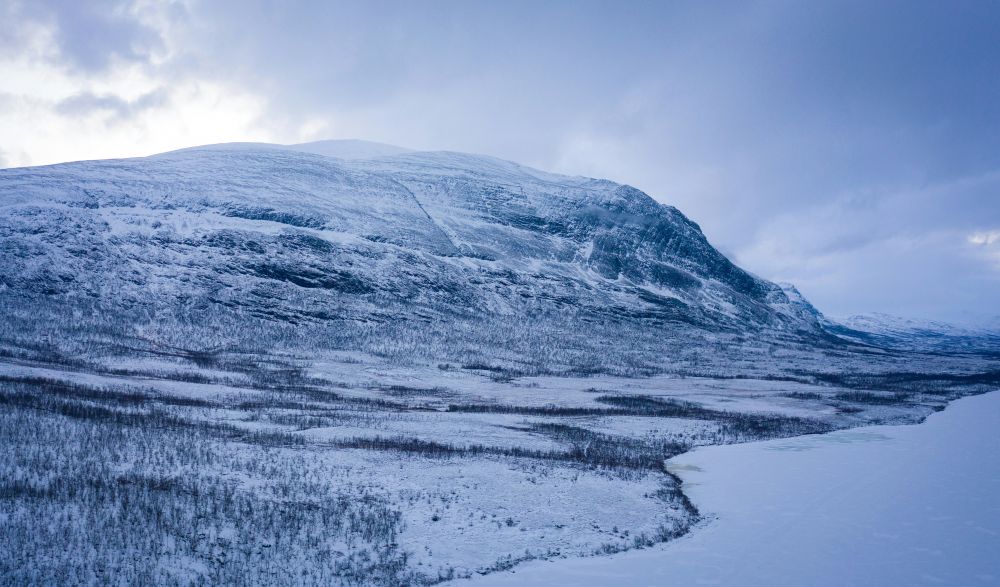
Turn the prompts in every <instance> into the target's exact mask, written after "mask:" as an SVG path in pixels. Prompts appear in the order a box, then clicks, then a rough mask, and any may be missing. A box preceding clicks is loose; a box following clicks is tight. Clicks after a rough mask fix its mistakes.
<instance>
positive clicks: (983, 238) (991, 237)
mask: <svg viewBox="0 0 1000 587" xmlns="http://www.w3.org/2000/svg"><path fill="white" fill-rule="evenodd" d="M969 242H970V243H971V244H973V245H976V246H979V247H987V248H988V247H992V246H993V245H994V244H997V243H1000V230H989V231H984V232H974V233H972V234H970V235H969Z"/></svg>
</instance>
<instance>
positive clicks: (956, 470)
mask: <svg viewBox="0 0 1000 587" xmlns="http://www.w3.org/2000/svg"><path fill="white" fill-rule="evenodd" d="M669 465H670V468H671V469H672V470H673V471H674V472H675V473H677V474H678V475H679V476H680V477H681V478H682V479H683V480H684V484H685V490H686V491H687V493H688V495H689V496H690V497H691V499H692V501H693V502H694V503H695V505H697V506H698V507H699V508H700V510H701V511H702V513H703V514H704V515H705V516H706V520H705V521H704V522H703V523H702V524H701V525H700V526H699V527H697V528H695V529H694V530H693V531H692V532H691V533H690V534H688V535H687V536H685V537H683V538H681V539H679V540H676V541H674V542H672V543H669V544H666V545H663V546H661V547H657V548H652V549H647V550H642V551H632V552H626V553H622V554H619V555H614V556H609V557H592V558H583V559H559V560H554V561H535V562H531V563H527V564H524V565H521V566H518V567H516V568H515V569H514V570H513V572H504V573H498V574H494V575H488V576H485V577H478V578H476V579H473V580H472V581H471V582H472V583H475V584H476V585H481V586H484V587H485V586H487V585H518V586H519V587H529V586H532V585H546V586H556V585H564V586H568V585H610V584H617V585H636V586H642V585H649V586H652V585H768V586H770V585H937V584H943V585H995V584H1000V393H997V392H993V393H989V394H986V395H980V396H975V397H969V398H965V399H961V400H958V401H956V402H954V403H953V404H951V405H949V406H948V408H947V409H946V410H945V411H943V412H939V413H936V414H933V415H931V416H930V417H929V418H928V419H927V420H926V421H925V422H924V423H922V424H919V425H915V426H876V427H868V428H858V429H854V430H843V431H839V432H834V433H831V434H825V435H817V436H805V437H799V438H793V439H785V440H776V441H768V442H755V443H748V444H741V445H729V446H711V447H703V448H698V449H696V450H694V451H692V452H690V453H686V454H684V455H681V456H679V457H676V458H675V459H673V460H672V461H671V462H670V463H669ZM469 582H470V581H456V582H455V583H457V584H461V583H469Z"/></svg>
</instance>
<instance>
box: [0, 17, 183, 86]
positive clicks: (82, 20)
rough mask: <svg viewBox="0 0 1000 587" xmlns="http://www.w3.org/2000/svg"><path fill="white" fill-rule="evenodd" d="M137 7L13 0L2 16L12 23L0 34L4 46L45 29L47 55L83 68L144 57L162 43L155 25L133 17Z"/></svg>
mask: <svg viewBox="0 0 1000 587" xmlns="http://www.w3.org/2000/svg"><path fill="white" fill-rule="evenodd" d="M141 7H142V5H141V3H135V2H124V1H120V0H88V1H86V2H80V1H76V0H31V1H19V0H12V1H10V2H8V3H7V4H6V10H5V13H6V14H5V16H6V17H7V18H8V19H10V20H9V21H8V22H11V23H17V24H16V26H11V27H9V28H8V27H4V29H5V30H4V32H3V33H2V34H0V39H2V40H3V43H2V44H3V46H4V47H5V48H6V49H7V50H8V51H9V50H10V48H11V46H12V45H13V46H15V47H16V46H17V44H18V43H23V42H24V41H25V40H26V39H27V38H30V37H29V35H30V34H31V33H30V29H32V28H34V29H36V30H35V34H37V30H38V29H44V31H45V35H46V36H47V37H49V39H50V40H51V44H52V48H53V49H54V51H52V52H51V53H50V54H49V56H50V57H51V59H52V60H53V61H55V62H57V63H59V64H60V65H61V66H63V67H66V68H68V69H71V70H75V71H78V72H82V73H91V74H92V73H98V72H102V71H105V70H107V69H108V68H110V67H112V66H113V65H114V64H115V63H116V62H120V61H125V62H147V61H149V60H150V59H151V58H152V56H153V55H154V54H155V53H156V52H157V51H159V50H162V49H163V47H164V45H163V40H162V38H161V36H160V34H159V31H157V30H156V29H155V28H153V27H150V26H148V25H147V24H146V23H145V22H143V20H142V19H141V18H139V17H138V16H139V15H138V11H139V10H140V9H141ZM18 31H23V32H20V33H19V32H18Z"/></svg>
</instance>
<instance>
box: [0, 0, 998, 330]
mask: <svg viewBox="0 0 1000 587" xmlns="http://www.w3.org/2000/svg"><path fill="white" fill-rule="evenodd" d="M325 138H361V139H369V140H375V141H381V142H387V143H391V144H397V145H401V146H406V147H410V148H415V149H449V150H458V151H468V152H477V153H486V154H491V155H496V156H498V157H503V158H506V159H511V160H515V161H518V162H521V163H524V164H527V165H532V166H535V167H539V168H543V169H546V170H550V171H557V172H563V173H570V174H579V175H587V176H595V177H607V178H609V179H613V180H616V181H619V182H622V183H628V184H631V185H634V186H636V187H638V188H640V189H642V190H644V191H646V192H647V193H649V194H650V195H651V196H653V197H654V198H656V199H657V200H659V201H661V202H665V203H669V204H672V205H675V206H677V207H678V208H680V209H681V210H682V211H683V212H685V213H686V214H687V215H688V216H690V217H691V218H692V219H694V220H695V221H697V222H698V223H699V224H700V225H701V226H702V228H703V229H704V231H705V233H706V234H707V235H708V237H709V239H711V241H712V242H713V243H714V244H715V245H716V246H717V247H719V248H720V249H721V250H722V251H723V252H724V253H726V254H727V255H729V256H730V257H731V258H732V259H733V260H734V261H736V262H737V263H739V264H740V265H742V266H744V267H746V268H747V269H749V270H751V271H753V272H755V273H757V274H759V275H761V276H763V277H766V278H769V279H773V280H781V281H791V282H793V283H795V284H796V285H798V286H799V288H800V289H801V290H802V291H803V293H804V294H805V295H806V296H807V297H809V298H810V299H811V300H812V301H814V303H815V304H816V305H817V306H818V307H819V308H820V309H821V310H823V311H825V312H827V313H828V314H830V315H833V316H845V315H849V314H853V313H861V312H871V311H880V312H888V313H892V314H898V315H903V316H910V317H917V318H934V319H944V320H951V321H959V322H968V321H983V320H987V319H995V317H996V316H998V315H1000V3H998V2H994V1H990V0H982V1H979V2H963V1H957V0H947V1H945V0H941V1H936V2H927V3H925V2H919V1H917V0H906V1H901V2H893V1H890V0H878V1H877V2H871V1H870V0H866V1H858V2H851V1H831V2H820V1H806V2H802V1H789V2H759V3H753V2H691V3H686V2H665V1H664V2H648V3H647V2H638V1H636V2H627V1H626V2H582V1H572V2H541V1H537V0H536V1H531V2H516V1H510V0H504V1H494V2H489V3H487V2H474V1H471V0H464V1H458V2H445V1H440V0H428V1H423V2H399V3H396V2H371V1H369V2H356V3H337V2H325V1H324V2H321V1H316V2H280V3H279V2H255V1H252V0H233V1H227V0H204V1H199V0H184V1H174V2H153V1H144V0H142V1H124V2H118V1H111V2H99V1H94V2H87V1H84V0H65V1H41V0H24V1H23V2H22V1H18V0H0V167H3V166H7V167H10V166H23V165H39V164H46V163H54V162H61V161H70V160H78V159H90V158H104V157H121V156H140V155H148V154H152V153H156V152H162V151H165V150H169V149H174V148H179V147H184V146H191V145H196V144H204V143H217V142H225V141H237V140H239V141H273V142H285V143H288V142H300V141H307V140H317V139H325Z"/></svg>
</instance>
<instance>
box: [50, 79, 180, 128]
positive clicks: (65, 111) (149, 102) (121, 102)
mask: <svg viewBox="0 0 1000 587" xmlns="http://www.w3.org/2000/svg"><path fill="white" fill-rule="evenodd" d="M169 100H170V95H169V93H168V92H167V90H166V88H162V87H160V88H157V89H155V90H153V91H151V92H147V93H145V94H142V95H141V96H139V97H137V98H135V99H133V100H126V99H124V98H122V97H120V96H116V95H114V94H95V93H93V92H80V93H78V94H74V95H72V96H70V97H68V98H65V99H63V100H60V101H59V102H57V103H56V105H55V110H56V112H58V113H59V114H62V115H63V116H89V115H91V114H95V113H97V114H109V115H110V116H111V118H112V120H114V121H116V122H121V121H125V120H127V119H129V118H132V117H134V116H136V115H138V114H140V113H142V112H144V111H146V110H149V109H151V108H162V107H163V106H165V105H166V104H167V103H168V101H169Z"/></svg>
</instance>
